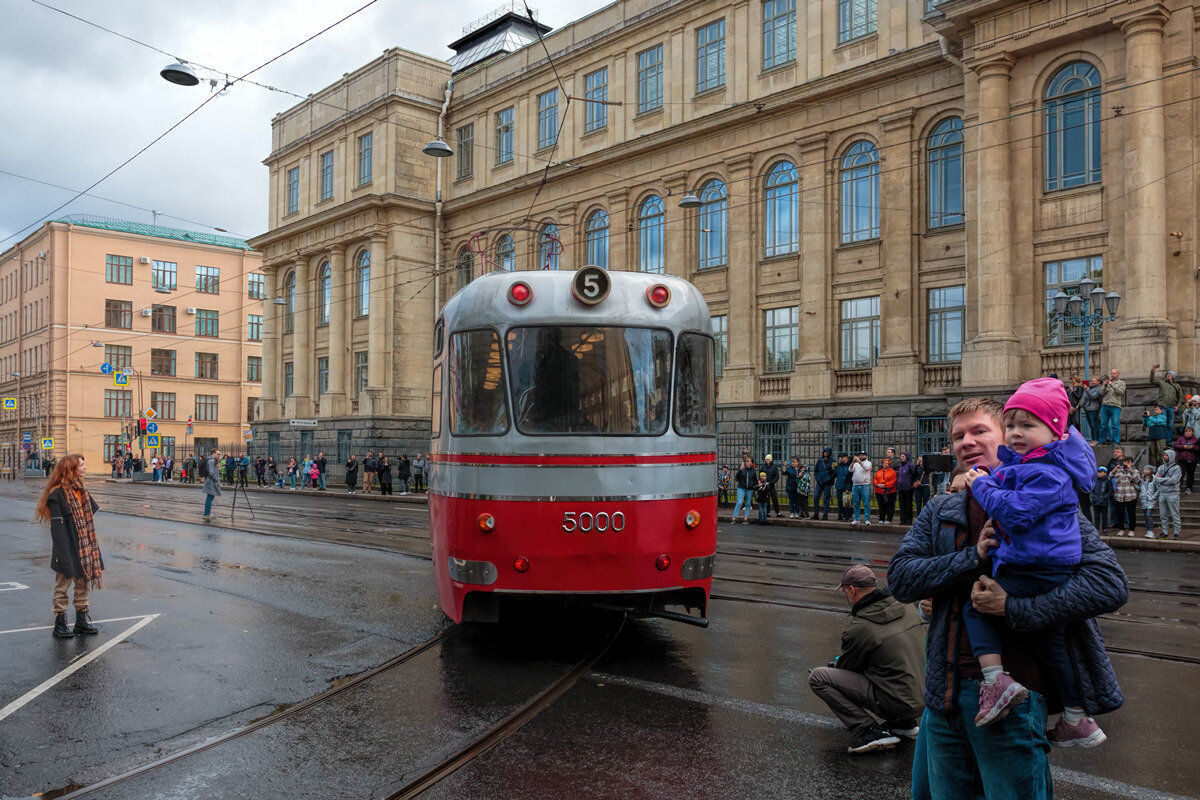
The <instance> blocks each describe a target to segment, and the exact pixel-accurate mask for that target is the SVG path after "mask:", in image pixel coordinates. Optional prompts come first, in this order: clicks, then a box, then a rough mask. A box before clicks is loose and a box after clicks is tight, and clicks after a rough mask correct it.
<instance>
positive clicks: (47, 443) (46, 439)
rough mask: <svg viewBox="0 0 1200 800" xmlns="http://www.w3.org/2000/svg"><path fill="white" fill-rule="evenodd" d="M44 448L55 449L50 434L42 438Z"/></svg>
mask: <svg viewBox="0 0 1200 800" xmlns="http://www.w3.org/2000/svg"><path fill="white" fill-rule="evenodd" d="M42 449H43V450H53V449H54V440H53V439H52V438H50V437H49V436H46V437H44V438H43V439H42Z"/></svg>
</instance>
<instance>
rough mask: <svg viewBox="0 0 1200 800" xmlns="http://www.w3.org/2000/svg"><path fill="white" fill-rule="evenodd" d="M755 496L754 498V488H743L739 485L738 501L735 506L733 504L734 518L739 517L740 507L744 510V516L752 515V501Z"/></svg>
mask: <svg viewBox="0 0 1200 800" xmlns="http://www.w3.org/2000/svg"><path fill="white" fill-rule="evenodd" d="M753 498H754V490H753V489H743V488H742V487H740V486H739V487H738V490H737V502H736V503H734V506H733V518H734V519H737V515H738V509H739V508H740V509H741V510H742V514H743V515H744V516H747V517H748V516H750V504H751V501H752V500H753Z"/></svg>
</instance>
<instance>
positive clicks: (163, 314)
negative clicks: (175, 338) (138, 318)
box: [150, 306, 175, 333]
mask: <svg viewBox="0 0 1200 800" xmlns="http://www.w3.org/2000/svg"><path fill="white" fill-rule="evenodd" d="M150 330H151V331H153V332H154V333H174V332H175V306H150Z"/></svg>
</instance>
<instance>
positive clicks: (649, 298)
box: [646, 283, 671, 308]
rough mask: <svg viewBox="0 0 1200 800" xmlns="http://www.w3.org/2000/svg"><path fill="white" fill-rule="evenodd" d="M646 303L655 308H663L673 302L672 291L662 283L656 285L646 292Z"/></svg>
mask: <svg viewBox="0 0 1200 800" xmlns="http://www.w3.org/2000/svg"><path fill="white" fill-rule="evenodd" d="M646 302H647V303H649V304H650V305H652V306H654V307H655V308H662V307H663V306H665V305H666V304H667V303H669V302H671V290H670V289H668V288H667V287H666V286H663V285H662V284H661V283H656V284H654V285H653V286H651V287H650V288H649V289H647V290H646Z"/></svg>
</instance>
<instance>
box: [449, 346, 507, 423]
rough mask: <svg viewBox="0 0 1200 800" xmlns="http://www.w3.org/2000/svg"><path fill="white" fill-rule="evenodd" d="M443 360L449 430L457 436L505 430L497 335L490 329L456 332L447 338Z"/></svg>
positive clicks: (501, 373) (501, 375)
mask: <svg viewBox="0 0 1200 800" xmlns="http://www.w3.org/2000/svg"><path fill="white" fill-rule="evenodd" d="M446 360H447V362H448V368H449V375H450V385H449V387H448V388H447V393H448V395H449V398H448V399H449V404H450V420H449V426H450V432H451V433H453V434H455V435H456V436H472V435H475V436H480V435H482V436H497V435H499V434H502V433H504V432H505V431H507V430H508V406H507V404H506V403H505V400H504V373H503V367H502V364H501V358H500V336H499V335H498V334H497V333H496V332H495V331H492V330H479V331H463V332H460V333H455V334H453V335H452V336H451V337H450V348H449V353H448V354H447V358H446Z"/></svg>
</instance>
